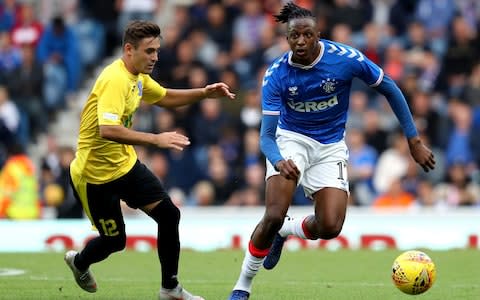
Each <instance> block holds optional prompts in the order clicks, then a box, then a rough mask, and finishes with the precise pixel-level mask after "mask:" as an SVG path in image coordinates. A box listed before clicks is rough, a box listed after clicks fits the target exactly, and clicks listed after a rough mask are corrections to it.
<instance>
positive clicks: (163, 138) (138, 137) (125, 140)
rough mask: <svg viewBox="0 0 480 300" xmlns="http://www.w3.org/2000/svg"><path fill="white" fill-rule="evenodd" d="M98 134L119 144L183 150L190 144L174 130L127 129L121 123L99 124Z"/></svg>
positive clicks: (186, 138)
mask: <svg viewBox="0 0 480 300" xmlns="http://www.w3.org/2000/svg"><path fill="white" fill-rule="evenodd" d="M100 136H101V137H102V138H104V139H107V140H110V141H114V142H117V143H120V144H127V145H149V146H156V147H159V148H172V149H177V150H183V148H184V147H185V146H188V145H189V144H190V141H189V139H188V137H186V136H184V135H182V134H179V133H176V132H174V131H171V132H162V133H158V134H154V133H148V132H141V131H136V130H133V129H129V128H126V127H124V126H123V125H100Z"/></svg>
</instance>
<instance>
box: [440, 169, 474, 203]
mask: <svg viewBox="0 0 480 300" xmlns="http://www.w3.org/2000/svg"><path fill="white" fill-rule="evenodd" d="M434 194H435V197H437V198H438V199H442V200H441V201H444V202H445V203H446V205H447V206H449V207H455V206H475V205H479V204H480V187H479V185H478V184H477V183H475V182H473V181H472V180H471V177H470V176H469V175H468V166H467V165H466V164H464V163H462V162H458V163H453V164H451V165H450V166H449V167H448V171H447V177H446V181H445V182H444V183H440V184H438V185H437V186H436V187H435V188H434Z"/></svg>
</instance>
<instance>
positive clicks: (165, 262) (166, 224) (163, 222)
mask: <svg viewBox="0 0 480 300" xmlns="http://www.w3.org/2000/svg"><path fill="white" fill-rule="evenodd" d="M150 217H152V218H153V219H154V220H155V221H156V222H157V223H158V235H157V251H158V257H159V259H160V264H161V267H162V287H164V288H166V289H173V288H175V287H176V286H177V285H178V280H177V274H178V260H179V258H180V238H179V234H178V224H179V221H180V211H179V209H178V208H177V207H176V206H175V205H174V204H173V203H172V201H171V200H170V199H165V200H163V201H162V202H160V203H159V204H158V205H157V206H156V207H155V208H154V209H152V211H151V212H150Z"/></svg>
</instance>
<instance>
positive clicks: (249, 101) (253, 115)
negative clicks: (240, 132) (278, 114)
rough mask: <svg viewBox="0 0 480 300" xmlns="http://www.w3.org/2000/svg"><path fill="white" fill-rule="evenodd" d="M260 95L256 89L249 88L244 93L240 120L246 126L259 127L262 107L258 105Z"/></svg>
mask: <svg viewBox="0 0 480 300" xmlns="http://www.w3.org/2000/svg"><path fill="white" fill-rule="evenodd" d="M260 106H261V105H260V95H259V94H258V90H257V89H249V90H248V91H246V93H245V98H244V101H243V105H242V107H241V108H240V120H241V121H242V125H243V126H245V127H246V128H256V129H259V128H260V121H261V119H262V109H261V107H260Z"/></svg>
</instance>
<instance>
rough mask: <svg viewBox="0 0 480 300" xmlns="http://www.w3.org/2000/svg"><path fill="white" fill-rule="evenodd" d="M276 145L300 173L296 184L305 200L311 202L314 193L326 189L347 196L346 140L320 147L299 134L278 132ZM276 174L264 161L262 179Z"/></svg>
mask: <svg viewBox="0 0 480 300" xmlns="http://www.w3.org/2000/svg"><path fill="white" fill-rule="evenodd" d="M277 145H278V148H279V149H280V153H281V154H282V156H283V157H284V158H285V159H291V160H293V162H294V163H295V164H296V165H297V168H298V169H299V170H300V179H299V181H298V184H300V185H302V187H303V190H304V192H305V195H306V196H307V197H309V198H312V195H313V194H314V193H315V192H317V191H319V190H321V189H323V188H325V187H334V188H338V189H341V190H344V191H346V192H347V193H349V186H348V174H347V162H348V148H347V145H346V144H345V140H341V141H339V142H336V143H332V144H322V143H320V142H317V141H315V140H314V139H312V138H309V137H307V136H304V135H302V134H299V133H295V132H292V131H288V130H284V129H280V128H277ZM278 174H279V172H278V171H276V170H275V169H274V168H273V166H272V164H271V163H270V162H269V161H268V159H267V172H266V176H265V179H268V178H269V177H270V176H273V175H278Z"/></svg>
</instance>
